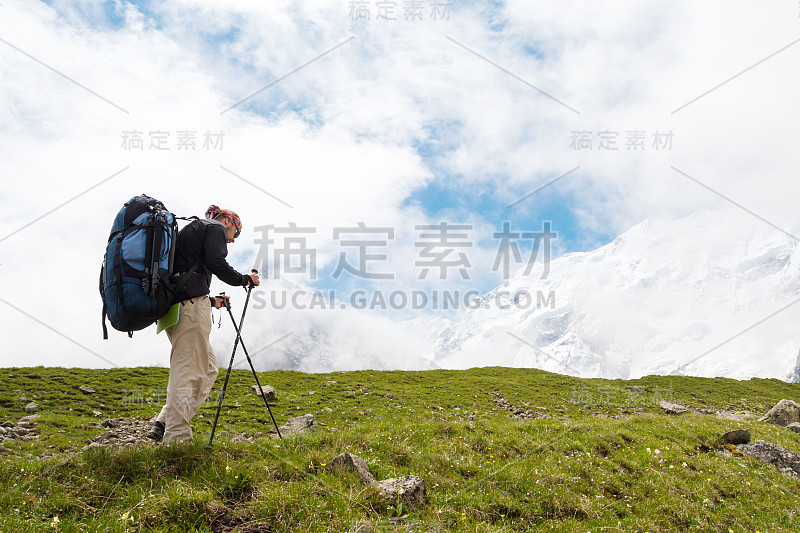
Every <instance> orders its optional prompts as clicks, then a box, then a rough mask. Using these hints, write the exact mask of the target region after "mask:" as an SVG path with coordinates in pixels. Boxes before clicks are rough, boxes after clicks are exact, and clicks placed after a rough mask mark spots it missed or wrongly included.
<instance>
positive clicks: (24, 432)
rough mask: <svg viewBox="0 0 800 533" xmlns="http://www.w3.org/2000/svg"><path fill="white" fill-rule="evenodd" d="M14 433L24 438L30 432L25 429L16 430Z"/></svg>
mask: <svg viewBox="0 0 800 533" xmlns="http://www.w3.org/2000/svg"><path fill="white" fill-rule="evenodd" d="M14 433H16V434H17V436H19V437H23V436H25V435H27V434H28V430H27V429H25V428H14Z"/></svg>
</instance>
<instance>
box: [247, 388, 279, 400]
mask: <svg viewBox="0 0 800 533" xmlns="http://www.w3.org/2000/svg"><path fill="white" fill-rule="evenodd" d="M252 389H253V394H255V395H256V396H258V394H259V392H258V385H253V386H252ZM261 390H262V391H263V394H264V397H265V398H266V399H267V400H274V399H276V398H277V397H278V395H277V393H276V392H275V389H274V388H272V387H270V386H269V385H262V387H261Z"/></svg>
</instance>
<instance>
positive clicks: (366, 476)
mask: <svg viewBox="0 0 800 533" xmlns="http://www.w3.org/2000/svg"><path fill="white" fill-rule="evenodd" d="M325 468H326V469H327V470H328V471H330V472H333V473H337V472H353V473H355V474H356V475H358V477H359V479H361V481H363V482H364V483H367V484H372V483H375V478H374V477H373V475H372V473H371V472H370V471H369V467H368V466H367V462H366V461H365V460H364V459H362V458H361V457H359V456H357V455H353V454H351V453H350V452H344V453H342V454H339V455H337V456H336V457H334V458H333V459H331V461H330V462H329V463H328V464H327V465H326V467H325Z"/></svg>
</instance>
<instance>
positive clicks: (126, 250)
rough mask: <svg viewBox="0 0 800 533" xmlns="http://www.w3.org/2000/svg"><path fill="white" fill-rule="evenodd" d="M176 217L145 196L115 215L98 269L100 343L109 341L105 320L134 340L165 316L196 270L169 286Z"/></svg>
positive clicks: (170, 282) (174, 245)
mask: <svg viewBox="0 0 800 533" xmlns="http://www.w3.org/2000/svg"><path fill="white" fill-rule="evenodd" d="M177 218H180V217H176V216H175V215H173V214H172V213H170V212H169V211H168V210H167V208H166V207H164V204H162V203H161V202H159V201H158V200H156V199H155V198H150V197H149V196H146V195H144V194H143V195H141V196H135V197H133V198H131V199H130V200H128V202H127V203H126V204H125V205H124V206H122V209H120V210H119V213H117V217H116V218H115V219H114V224H113V225H112V226H111V235H110V236H109V237H108V245H107V246H106V254H105V257H104V259H103V266H102V268H101V270H100V297H101V298H102V299H103V339H108V329H107V328H106V317H108V318H109V319H110V321H111V326H112V327H113V328H114V329H116V330H118V331H127V332H128V336H129V337H132V336H133V332H134V331H139V330H142V329H144V328H146V327H148V326H149V325H151V324H153V323H154V322H155V321H157V320H158V319H159V318H161V317H162V316H164V314H166V312H167V310H168V309H169V308H170V306H171V305H172V304H173V301H172V298H173V295H174V294H175V293H176V292H177V291H179V290H180V289H182V288H183V282H185V281H186V280H188V279H189V277H190V276H191V275H192V274H193V273H194V272H195V270H196V269H197V267H198V266H199V264H196V265H194V266H193V267H192V269H191V270H190V271H189V272H188V273H187V275H186V276H182V277H181V282H182V283H180V284H178V285H175V284H174V283H173V281H172V266H173V261H174V259H175V248H176V243H177V236H178V222H177V220H176V219H177ZM194 218H196V217H194ZM184 220H186V219H184Z"/></svg>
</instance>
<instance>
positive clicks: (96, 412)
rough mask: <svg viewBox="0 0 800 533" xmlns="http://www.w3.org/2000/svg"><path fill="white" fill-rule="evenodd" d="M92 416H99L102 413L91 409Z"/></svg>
mask: <svg viewBox="0 0 800 533" xmlns="http://www.w3.org/2000/svg"><path fill="white" fill-rule="evenodd" d="M92 416H96V417H98V418H100V417H101V416H103V413H101V412H100V411H92Z"/></svg>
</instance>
